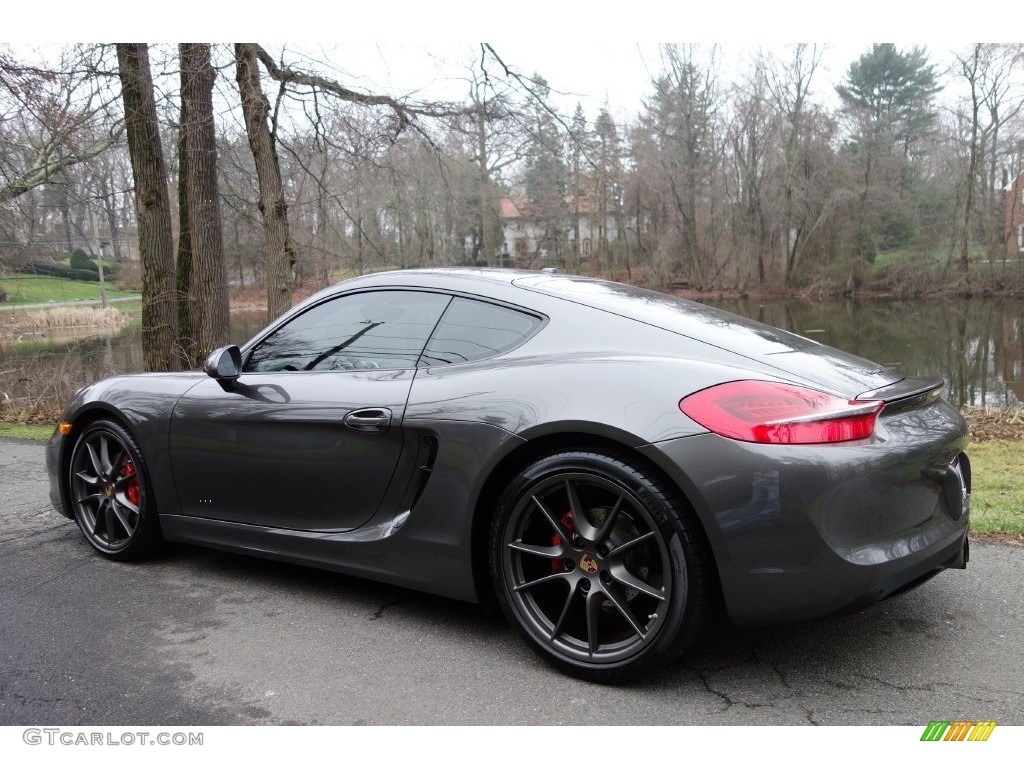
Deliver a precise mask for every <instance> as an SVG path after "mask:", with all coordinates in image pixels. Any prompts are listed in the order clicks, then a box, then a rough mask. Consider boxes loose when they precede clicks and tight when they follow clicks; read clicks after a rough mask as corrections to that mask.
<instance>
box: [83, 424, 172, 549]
mask: <svg viewBox="0 0 1024 768" xmlns="http://www.w3.org/2000/svg"><path fill="white" fill-rule="evenodd" d="M67 487H68V490H69V494H68V503H69V504H70V506H71V512H72V516H73V517H74V519H75V522H76V523H78V527H79V529H81V531H82V533H83V534H84V535H85V539H86V541H88V542H89V543H90V544H91V545H92V546H93V548H94V549H95V550H96V551H97V552H99V553H100V554H102V555H104V556H106V557H109V558H110V559H112V560H139V559H141V558H143V557H145V556H147V555H150V554H152V553H153V552H155V551H156V550H157V549H158V548H159V545H160V544H161V542H162V537H161V536H160V523H159V520H158V519H157V514H156V507H155V505H154V503H153V498H154V496H153V491H152V485H151V484H150V480H149V471H148V469H147V467H146V460H145V458H144V457H143V455H142V451H141V450H139V447H138V445H137V444H136V443H135V440H134V439H133V438H132V436H131V435H130V434H129V433H128V431H127V430H126V429H125V428H124V427H123V426H121V425H120V424H119V423H117V422H116V421H110V420H106V419H103V420H100V421H94V422H92V423H91V424H89V425H88V426H87V427H86V428H85V429H84V430H83V431H82V434H81V435H79V436H78V439H77V440H76V441H75V447H74V449H72V452H71V460H70V462H69V463H68V486H67Z"/></svg>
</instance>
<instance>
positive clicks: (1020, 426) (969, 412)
mask: <svg viewBox="0 0 1024 768" xmlns="http://www.w3.org/2000/svg"><path fill="white" fill-rule="evenodd" d="M962 412H963V414H964V418H965V419H967V428H968V430H969V432H970V434H971V441H972V442H976V443H983V442H986V441H989V440H1024V405H1011V406H1009V407H1007V408H979V407H974V406H966V407H964V408H963V409H962Z"/></svg>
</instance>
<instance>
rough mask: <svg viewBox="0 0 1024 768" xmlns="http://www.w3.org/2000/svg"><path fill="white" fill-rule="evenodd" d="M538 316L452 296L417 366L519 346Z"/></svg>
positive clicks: (488, 354) (480, 356)
mask: <svg viewBox="0 0 1024 768" xmlns="http://www.w3.org/2000/svg"><path fill="white" fill-rule="evenodd" d="M540 325H541V319H540V318H538V317H535V316H533V315H528V314H526V313H525V312H519V311H517V310H514V309H509V308H508V307H500V306H498V305H497V304H487V303H486V302H482V301H474V300H472V299H464V298H458V297H457V298H455V299H453V300H452V303H451V305H450V306H449V307H448V310H447V311H446V312H445V313H444V316H443V317H442V318H441V322H439V323H438V324H437V329H436V330H435V331H434V333H433V334H432V335H431V337H430V340H429V341H428V342H427V346H426V348H425V349H424V350H423V355H422V357H421V358H420V366H421V367H428V366H436V365H451V364H453V363H467V362H470V361H472V360H482V359H483V358H486V357H494V356H495V355H500V354H501V353H502V352H507V351H508V350H510V349H512V348H513V347H517V346H519V344H521V343H522V342H523V341H525V340H526V339H527V338H528V337H529V336H531V335H532V334H533V332H534V331H535V330H536V329H537V328H539V327H540Z"/></svg>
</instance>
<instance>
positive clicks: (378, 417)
mask: <svg viewBox="0 0 1024 768" xmlns="http://www.w3.org/2000/svg"><path fill="white" fill-rule="evenodd" d="M344 424H345V426H346V427H348V428H349V429H354V430H356V431H357V432H386V431H387V429H388V427H389V426H391V411H390V409H388V408H362V409H360V410H358V411H352V412H351V413H349V414H347V415H346V416H345V419H344Z"/></svg>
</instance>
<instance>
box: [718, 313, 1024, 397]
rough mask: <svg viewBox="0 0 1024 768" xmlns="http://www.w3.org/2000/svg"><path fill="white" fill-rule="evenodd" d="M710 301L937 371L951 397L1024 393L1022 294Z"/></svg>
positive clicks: (863, 352)
mask: <svg viewBox="0 0 1024 768" xmlns="http://www.w3.org/2000/svg"><path fill="white" fill-rule="evenodd" d="M714 305H715V306H717V307H720V308H722V309H727V310H729V311H731V312H735V313H737V314H740V315H744V316H746V317H752V318H756V319H758V320H761V321H762V322H765V323H769V324H770V325H776V326H779V327H780V328H784V329H786V330H789V331H793V332H794V333H798V334H801V335H804V336H807V337H809V338H812V339H814V340H815V341H820V342H822V343H823V344H828V345H830V346H833V347H838V348H839V349H843V350H845V351H847V352H851V353H853V354H855V355H859V356H861V357H866V358H868V359H869V360H874V361H876V362H879V363H882V364H883V365H885V366H887V367H891V368H894V369H895V370H897V371H899V372H900V373H902V374H903V375H905V376H929V375H930V376H941V377H942V378H943V379H944V380H945V382H946V392H945V395H946V397H947V399H949V400H950V401H951V402H952V403H953V404H954V405H961V404H967V405H990V406H996V407H1002V406H1006V405H1013V404H1015V403H1018V402H1021V401H1024V381H1022V376H1021V374H1022V368H1024V332H1022V329H1024V301H1020V300H999V299H988V300H984V301H955V300H941V301H939V300H925V299H912V300H895V299H875V300H864V301H846V302H827V303H820V304H810V303H803V302H757V301H719V302H714Z"/></svg>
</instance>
